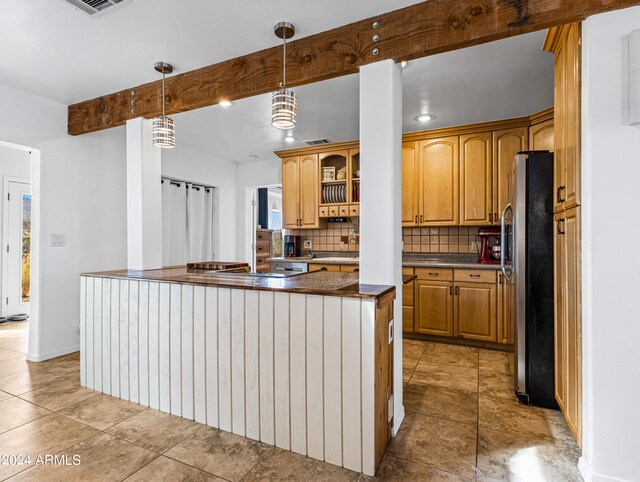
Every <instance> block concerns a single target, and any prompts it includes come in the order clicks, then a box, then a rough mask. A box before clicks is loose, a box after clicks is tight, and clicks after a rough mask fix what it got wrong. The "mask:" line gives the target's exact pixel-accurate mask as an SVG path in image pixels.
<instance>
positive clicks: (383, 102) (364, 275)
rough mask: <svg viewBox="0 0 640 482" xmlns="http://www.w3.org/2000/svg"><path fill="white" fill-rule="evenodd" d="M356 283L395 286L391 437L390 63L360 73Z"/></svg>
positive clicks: (394, 199)
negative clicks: (358, 235) (358, 257)
mask: <svg viewBox="0 0 640 482" xmlns="http://www.w3.org/2000/svg"><path fill="white" fill-rule="evenodd" d="M360 159H361V171H362V173H361V178H362V181H361V182H362V193H361V199H360V283H361V284H391V285H395V286H396V302H395V308H394V324H395V329H394V337H395V340H394V354H393V362H394V390H393V391H394V399H395V409H394V412H395V413H394V427H393V433H394V435H395V434H396V433H397V431H398V428H399V427H400V424H401V423H402V419H403V418H404V405H403V403H402V222H401V210H402V71H401V69H400V66H399V65H397V64H395V63H394V62H393V61H392V60H385V61H382V62H377V63H374V64H369V65H366V66H364V67H361V69H360Z"/></svg>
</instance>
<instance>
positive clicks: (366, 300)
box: [80, 267, 395, 475]
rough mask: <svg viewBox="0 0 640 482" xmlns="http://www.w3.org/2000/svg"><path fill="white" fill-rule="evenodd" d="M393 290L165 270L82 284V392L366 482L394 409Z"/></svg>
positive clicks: (318, 277)
mask: <svg viewBox="0 0 640 482" xmlns="http://www.w3.org/2000/svg"><path fill="white" fill-rule="evenodd" d="M394 298H395V288H394V287H393V286H373V285H359V284H358V275H357V274H354V273H329V272H323V271H318V272H313V273H305V274H302V275H297V276H278V275H266V276H265V275H263V274H256V273H216V272H212V271H208V272H207V271H204V270H189V269H187V268H186V267H171V268H166V269H158V270H146V271H131V270H121V271H110V272H102V273H88V274H84V275H82V277H81V325H80V328H81V348H80V354H81V384H82V385H83V386H86V387H88V388H91V389H94V390H97V391H100V392H103V393H106V394H109V395H112V396H115V397H120V398H122V399H124V400H130V401H132V402H135V403H139V404H141V405H145V406H148V407H151V408H155V409H159V410H162V411H164V412H167V413H172V414H174V415H178V416H182V417H184V418H187V419H190V420H196V421H197V422H200V423H203V424H207V425H209V426H212V427H217V428H220V429H222V430H226V431H229V432H233V433H235V434H238V435H241V436H245V437H248V438H251V439H254V440H259V441H261V442H264V443H267V444H272V445H276V446H278V447H280V448H283V449H286V450H291V451H293V452H296V453H299V454H303V455H307V456H309V457H311V458H314V459H318V460H323V461H326V462H330V463H332V464H335V465H339V466H343V467H345V468H348V469H351V470H355V471H357V472H364V473H365V474H367V475H374V474H375V470H376V468H377V466H378V464H379V463H380V460H381V459H382V456H383V455H384V452H385V450H386V447H387V444H388V441H389V438H390V435H391V433H390V428H391V423H392V416H393V415H392V413H391V414H390V413H388V412H389V406H391V407H392V406H393V356H392V353H393V340H392V337H391V336H390V333H392V330H391V328H392V324H391V320H392V317H393V300H394Z"/></svg>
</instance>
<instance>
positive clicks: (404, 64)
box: [400, 60, 409, 69]
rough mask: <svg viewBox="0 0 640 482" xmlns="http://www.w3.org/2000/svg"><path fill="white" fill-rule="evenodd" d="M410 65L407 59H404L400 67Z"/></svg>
mask: <svg viewBox="0 0 640 482" xmlns="http://www.w3.org/2000/svg"><path fill="white" fill-rule="evenodd" d="M407 65H409V62H407V61H406V60H403V61H402V62H400V67H402V68H403V69H404V68H405V67H406V66H407Z"/></svg>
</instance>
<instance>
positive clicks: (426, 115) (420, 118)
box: [416, 114, 433, 122]
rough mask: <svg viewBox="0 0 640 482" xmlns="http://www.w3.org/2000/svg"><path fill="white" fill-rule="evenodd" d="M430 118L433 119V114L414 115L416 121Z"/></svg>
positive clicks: (424, 120)
mask: <svg viewBox="0 0 640 482" xmlns="http://www.w3.org/2000/svg"><path fill="white" fill-rule="evenodd" d="M431 119H433V116H432V115H431V114H420V115H418V116H416V120H417V121H418V122H429V121H430V120H431Z"/></svg>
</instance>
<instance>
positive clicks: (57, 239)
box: [51, 233, 65, 248]
mask: <svg viewBox="0 0 640 482" xmlns="http://www.w3.org/2000/svg"><path fill="white" fill-rule="evenodd" d="M64 245H65V235H64V234H54V233H51V246H52V247H55V248H60V247H62V246H64Z"/></svg>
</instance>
